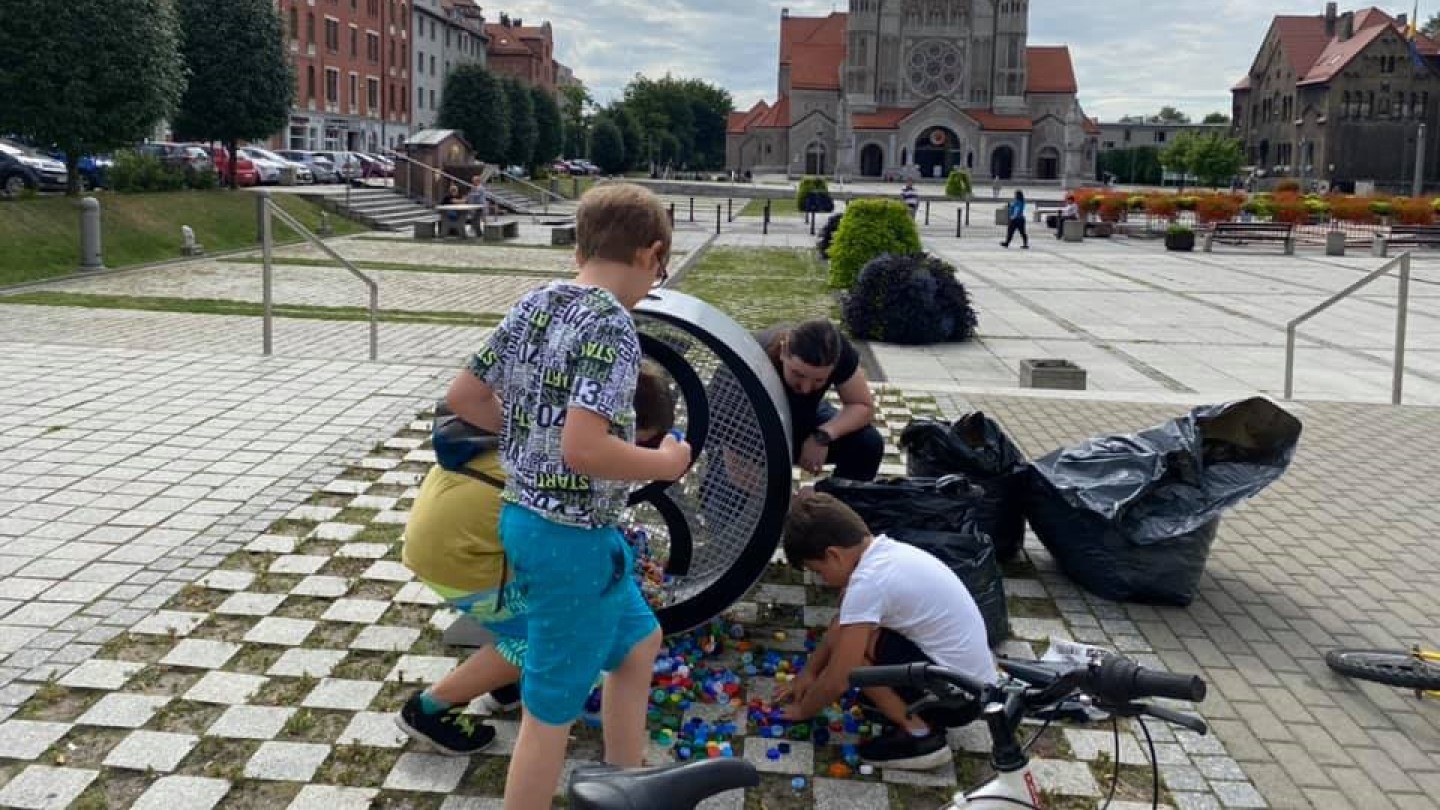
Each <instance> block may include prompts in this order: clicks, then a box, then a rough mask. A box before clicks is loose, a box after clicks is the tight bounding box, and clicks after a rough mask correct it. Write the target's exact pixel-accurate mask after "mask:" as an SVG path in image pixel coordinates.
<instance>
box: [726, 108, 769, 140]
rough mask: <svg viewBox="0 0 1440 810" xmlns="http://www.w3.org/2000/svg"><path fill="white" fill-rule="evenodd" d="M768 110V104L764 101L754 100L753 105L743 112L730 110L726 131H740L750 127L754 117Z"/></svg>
mask: <svg viewBox="0 0 1440 810" xmlns="http://www.w3.org/2000/svg"><path fill="white" fill-rule="evenodd" d="M769 111H770V105H769V104H766V103H765V102H764V101H757V102H755V106H754V107H751V108H750V109H749V110H746V111H744V112H732V113H730V117H729V120H728V123H727V126H726V127H725V131H726V132H735V133H741V132H744V131H746V130H747V129H749V128H750V125H751V124H752V123H754V122H755V119H757V118H759V117H760V116H762V115H764V114H765V113H767V112H769Z"/></svg>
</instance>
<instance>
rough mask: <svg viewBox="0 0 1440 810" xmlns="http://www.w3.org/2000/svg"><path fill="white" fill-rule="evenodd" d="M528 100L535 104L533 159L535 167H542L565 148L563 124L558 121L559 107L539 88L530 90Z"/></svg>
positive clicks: (553, 99)
mask: <svg viewBox="0 0 1440 810" xmlns="http://www.w3.org/2000/svg"><path fill="white" fill-rule="evenodd" d="M530 98H531V100H532V101H533V102H534V104H535V127H536V130H537V132H538V135H537V137H536V139H535V159H534V163H535V165H537V166H543V165H546V164H548V163H549V162H550V161H552V160H554V159H555V158H557V157H559V156H560V152H561V150H563V149H564V148H565V132H564V124H562V123H561V120H560V105H559V104H556V103H555V98H554V97H553V96H551V95H550V94H549V93H547V92H545V91H544V90H543V89H541V88H539V87H532V88H530Z"/></svg>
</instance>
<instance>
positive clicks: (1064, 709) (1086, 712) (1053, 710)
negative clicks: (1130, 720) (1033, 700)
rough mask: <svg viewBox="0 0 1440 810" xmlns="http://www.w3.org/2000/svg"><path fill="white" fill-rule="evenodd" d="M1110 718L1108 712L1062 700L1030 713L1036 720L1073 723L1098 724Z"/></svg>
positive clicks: (1073, 701)
mask: <svg viewBox="0 0 1440 810" xmlns="http://www.w3.org/2000/svg"><path fill="white" fill-rule="evenodd" d="M1109 716H1110V713H1109V712H1106V711H1103V710H1101V709H1098V708H1095V707H1093V706H1086V705H1084V704H1083V703H1081V702H1080V701H1078V700H1063V701H1061V702H1059V703H1056V704H1055V705H1053V706H1049V707H1047V708H1044V709H1040V710H1038V711H1035V712H1033V713H1031V717H1034V718H1036V719H1037V720H1047V721H1054V720H1068V721H1070V722H1074V723H1080V724H1090V723H1098V722H1100V721H1102V720H1105V719H1106V718H1108V717H1109Z"/></svg>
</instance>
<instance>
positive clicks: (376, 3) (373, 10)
mask: <svg viewBox="0 0 1440 810" xmlns="http://www.w3.org/2000/svg"><path fill="white" fill-rule="evenodd" d="M365 13H367V14H369V15H370V16H371V17H374V16H376V15H378V14H379V13H380V0H366V1H365Z"/></svg>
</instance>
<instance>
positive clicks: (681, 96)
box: [612, 75, 734, 169]
mask: <svg viewBox="0 0 1440 810" xmlns="http://www.w3.org/2000/svg"><path fill="white" fill-rule="evenodd" d="M613 106H614V107H619V108H623V109H624V110H625V111H626V113H628V115H629V116H630V117H631V118H632V119H634V120H635V121H636V122H637V123H638V126H639V128H640V131H641V133H642V134H641V141H642V143H644V144H647V145H648V149H647V153H648V154H647V156H648V157H650V158H651V159H654V158H655V157H658V152H659V151H661V147H666V148H670V147H674V144H678V147H675V148H673V149H671V151H672V152H673V154H672V155H671V159H672V160H673V161H674V162H676V163H679V164H681V165H684V166H687V167H689V168H691V169H705V168H719V167H721V166H723V165H724V164H725V125H726V121H727V119H728V116H729V114H730V111H731V110H732V109H734V103H733V101H732V99H731V97H730V93H729V92H728V91H726V90H724V89H722V88H719V87H716V86H714V85H711V84H708V83H706V82H703V81H700V80H699V79H677V78H675V77H673V76H669V75H667V76H665V77H664V78H662V79H649V78H646V77H644V76H638V75H637V76H636V77H635V78H634V79H633V80H631V82H630V84H629V85H627V86H626V87H625V95H624V98H623V100H622V101H620V102H619V103H618V104H616V105H613ZM612 117H614V119H615V122H616V123H617V124H618V125H620V126H621V129H622V131H623V130H624V128H625V123H624V121H623V119H622V118H620V117H619V116H615V115H612ZM663 135H669V136H670V138H673V139H674V141H673V143H672V141H671V140H670V139H669V138H663V137H662V136H663ZM628 143H629V141H628V139H627V144H628ZM631 157H632V162H635V161H633V158H634V157H635V156H634V155H632V156H631Z"/></svg>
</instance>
